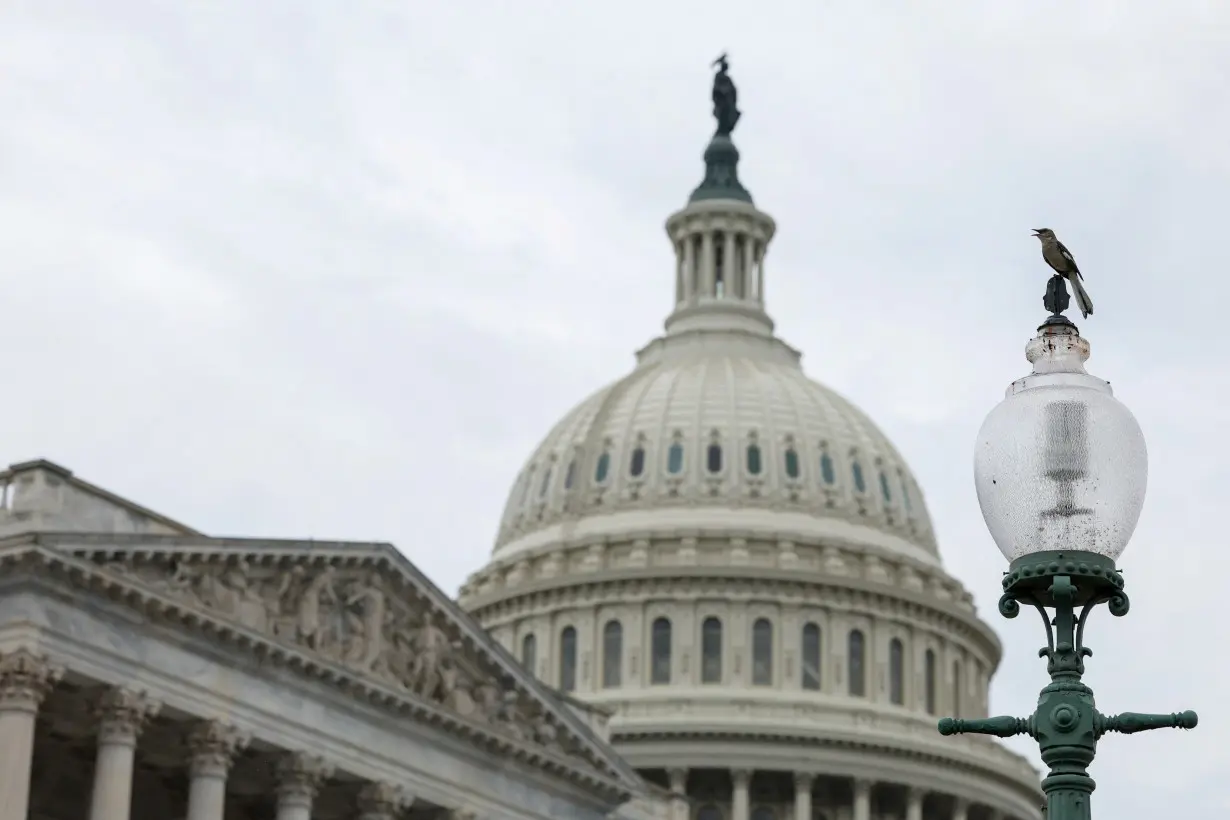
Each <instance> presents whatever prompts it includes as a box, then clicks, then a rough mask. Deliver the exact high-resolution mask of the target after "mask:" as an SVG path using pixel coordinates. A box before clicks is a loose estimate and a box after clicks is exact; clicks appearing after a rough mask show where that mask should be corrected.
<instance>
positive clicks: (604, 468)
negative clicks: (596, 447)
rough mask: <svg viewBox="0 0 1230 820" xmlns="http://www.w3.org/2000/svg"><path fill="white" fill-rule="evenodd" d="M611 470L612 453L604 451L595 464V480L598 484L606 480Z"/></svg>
mask: <svg viewBox="0 0 1230 820" xmlns="http://www.w3.org/2000/svg"><path fill="white" fill-rule="evenodd" d="M610 472H611V454H610V453H603V454H602V455H600V456H598V463H597V465H595V466H594V481H595V482H596V483H598V484H601V483H602V482H604V481H606V477H607V474H608V473H610Z"/></svg>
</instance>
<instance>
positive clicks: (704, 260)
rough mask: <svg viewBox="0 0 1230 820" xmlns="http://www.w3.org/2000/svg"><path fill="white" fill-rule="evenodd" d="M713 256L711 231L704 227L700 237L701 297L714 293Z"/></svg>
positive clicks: (708, 296) (709, 296) (707, 296)
mask: <svg viewBox="0 0 1230 820" xmlns="http://www.w3.org/2000/svg"><path fill="white" fill-rule="evenodd" d="M713 256H714V254H713V231H711V230H709V229H706V230H705V232H704V233H703V234H701V237H700V295H701V297H702V298H711V297H712V296H713V295H714V293H715V287H716V286H715V285H714V283H713V281H714V280H713V266H714V260H713Z"/></svg>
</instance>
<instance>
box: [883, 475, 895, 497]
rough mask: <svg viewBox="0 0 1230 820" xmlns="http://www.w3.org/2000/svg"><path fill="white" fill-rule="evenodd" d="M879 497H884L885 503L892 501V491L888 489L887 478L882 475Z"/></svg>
mask: <svg viewBox="0 0 1230 820" xmlns="http://www.w3.org/2000/svg"><path fill="white" fill-rule="evenodd" d="M880 495H882V496H884V501H885V502H891V501H892V500H893V494H892V491H891V490H889V488H888V476H886V475H885V474H884V473H880Z"/></svg>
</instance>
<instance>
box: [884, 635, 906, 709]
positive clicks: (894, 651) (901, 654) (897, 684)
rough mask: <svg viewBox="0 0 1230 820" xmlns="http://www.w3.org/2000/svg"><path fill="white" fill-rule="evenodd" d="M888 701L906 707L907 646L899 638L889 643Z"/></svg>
mask: <svg viewBox="0 0 1230 820" xmlns="http://www.w3.org/2000/svg"><path fill="white" fill-rule="evenodd" d="M888 699H889V700H890V701H892V702H893V703H895V704H897V705H898V706H904V705H905V646H904V645H903V644H902V643H901V641H900V640H898V639H897V638H893V639H892V640H891V641H889V642H888Z"/></svg>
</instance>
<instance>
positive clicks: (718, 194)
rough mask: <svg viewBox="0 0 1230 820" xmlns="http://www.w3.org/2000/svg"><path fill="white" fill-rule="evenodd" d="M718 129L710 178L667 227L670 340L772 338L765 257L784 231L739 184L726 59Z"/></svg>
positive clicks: (708, 159) (716, 107)
mask: <svg viewBox="0 0 1230 820" xmlns="http://www.w3.org/2000/svg"><path fill="white" fill-rule="evenodd" d="M714 65H716V66H717V67H718V71H717V74H715V75H714V78H713V116H714V118H715V119H716V120H717V130H716V131H715V132H714V134H713V138H712V139H711V140H710V141H709V146H708V147H707V148H706V149H705V178H704V180H703V181H702V182H701V184H700V185H699V186H698V187H697V188H696V190H695V191H693V192H692V196H691V197H690V198H689V200H688V204H687V206H686V207H685V208H683V210H681V211H679V212H677V213H675V214H673V215H672V216H671V217H670V219H668V220H667V222H666V232H667V235H668V236H670V238H671V243H672V244H673V245H674V248H675V309H674V311H673V312H672V313H671V315H670V316H669V317H668V318H667V320H666V331H667V333H668V334H678V333H687V332H689V331H695V330H710V331H712V330H741V331H744V332H748V333H755V334H759V335H765V336H768V335H772V333H773V320H772V319H770V318H769V316H768V314H767V313H766V312H765V309H764V257H765V252H766V251H767V250H768V247H769V242H770V240H772V238H773V233H774V231H775V230H776V225H775V224H774V222H773V219H772V217H770V216H769V215H768V214H766V213H763V212H762V211H760V210H758V209H757V208H756V206H755V205H754V204H753V203H752V195H751V194H750V193H748V190H747V189H746V188H744V187H743V184H742V183H740V182H739V168H738V166H739V149H738V148H736V147H735V144H734V142H733V141H732V140H731V132H732V131H733V130H734V127H735V124H736V123H737V122H738V120H739V117H740V112H739V110H738V108H737V106H736V92H735V85H734V81H733V80H731V78H730V75H729V74H728V73H727V70H728V68H729V64H728V63H727V61H726V55H724V54H723V55H722V56H721V57H720V58H718V60H717V61H716V62H715V63H714Z"/></svg>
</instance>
